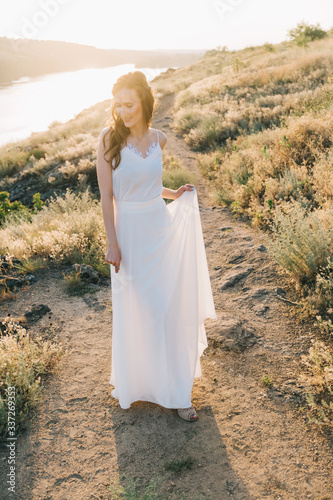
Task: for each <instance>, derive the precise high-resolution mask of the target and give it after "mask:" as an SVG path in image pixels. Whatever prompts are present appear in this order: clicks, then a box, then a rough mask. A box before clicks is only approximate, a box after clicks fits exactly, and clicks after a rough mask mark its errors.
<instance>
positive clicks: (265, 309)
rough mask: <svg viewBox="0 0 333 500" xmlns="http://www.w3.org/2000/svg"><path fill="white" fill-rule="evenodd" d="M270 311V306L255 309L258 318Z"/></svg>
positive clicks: (260, 306)
mask: <svg viewBox="0 0 333 500" xmlns="http://www.w3.org/2000/svg"><path fill="white" fill-rule="evenodd" d="M268 310H269V306H265V305H259V306H257V307H255V308H254V311H255V313H256V315H257V316H263V315H264V314H265V313H266V312H267V311H268Z"/></svg>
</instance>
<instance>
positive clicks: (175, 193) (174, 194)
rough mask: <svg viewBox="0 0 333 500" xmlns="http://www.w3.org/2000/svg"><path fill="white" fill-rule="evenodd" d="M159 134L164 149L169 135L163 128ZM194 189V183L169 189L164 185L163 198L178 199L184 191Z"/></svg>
mask: <svg viewBox="0 0 333 500" xmlns="http://www.w3.org/2000/svg"><path fill="white" fill-rule="evenodd" d="M158 134H159V136H160V146H161V149H164V146H165V145H166V143H167V137H166V135H165V133H164V132H162V131H161V130H158ZM193 189H194V185H193V184H185V185H184V186H180V188H178V189H169V188H166V187H164V186H163V191H162V198H166V199H167V200H176V199H177V198H179V196H181V195H182V194H183V192H184V191H192V190H193Z"/></svg>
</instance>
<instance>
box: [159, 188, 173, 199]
mask: <svg viewBox="0 0 333 500" xmlns="http://www.w3.org/2000/svg"><path fill="white" fill-rule="evenodd" d="M162 198H166V199H167V200H175V199H176V191H175V189H169V188H165V187H164V186H163V191H162Z"/></svg>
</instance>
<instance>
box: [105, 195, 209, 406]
mask: <svg viewBox="0 0 333 500" xmlns="http://www.w3.org/2000/svg"><path fill="white" fill-rule="evenodd" d="M114 221H115V230H116V235H117V241H118V244H119V248H120V252H121V262H120V267H119V272H118V273H116V272H115V268H114V266H113V265H111V295H112V358H111V378H110V384H111V385H113V386H114V387H115V388H114V390H113V391H112V393H111V394H112V396H113V397H114V398H116V399H118V400H119V404H120V406H121V408H129V407H130V405H131V403H132V402H134V401H150V402H153V403H157V404H159V405H161V406H163V407H165V408H187V407H189V406H191V392H192V387H193V381H194V378H197V377H200V376H201V375H202V373H201V366H200V356H201V355H202V353H203V351H204V349H205V348H206V347H207V337H206V331H205V326H204V320H205V319H206V318H214V319H216V318H217V316H216V313H215V307H214V302H213V296H212V289H211V284H210V278H209V272H208V265H207V259H206V252H205V246H204V240H203V234H202V227H201V220H200V213H199V206H198V198H197V192H196V190H195V189H194V190H193V191H184V193H183V194H182V195H181V196H180V197H178V198H177V199H176V200H173V201H172V202H170V203H168V204H166V203H165V201H164V199H163V198H162V196H161V195H159V196H157V197H156V198H153V199H150V200H148V201H116V200H114Z"/></svg>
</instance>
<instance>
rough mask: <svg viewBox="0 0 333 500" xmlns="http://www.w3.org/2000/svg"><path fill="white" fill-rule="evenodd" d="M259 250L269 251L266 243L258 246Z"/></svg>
mask: <svg viewBox="0 0 333 500" xmlns="http://www.w3.org/2000/svg"><path fill="white" fill-rule="evenodd" d="M257 250H259V252H267V248H266V247H265V245H259V246H258V247H257Z"/></svg>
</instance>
